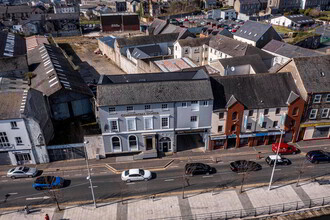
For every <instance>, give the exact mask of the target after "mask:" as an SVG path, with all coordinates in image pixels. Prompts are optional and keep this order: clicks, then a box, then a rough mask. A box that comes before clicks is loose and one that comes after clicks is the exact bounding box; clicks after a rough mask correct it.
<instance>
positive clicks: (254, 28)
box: [234, 20, 273, 42]
mask: <svg viewBox="0 0 330 220" xmlns="http://www.w3.org/2000/svg"><path fill="white" fill-rule="evenodd" d="M270 28H273V27H272V25H270V24H263V23H259V22H256V21H250V20H248V21H246V22H245V23H244V24H243V25H242V27H241V28H240V29H239V30H238V31H237V32H235V33H234V35H235V36H238V37H242V38H245V39H248V40H251V41H254V42H257V41H258V40H259V39H260V38H261V37H262V36H263V35H264V34H265V33H266V32H267V31H268V30H269V29H270Z"/></svg>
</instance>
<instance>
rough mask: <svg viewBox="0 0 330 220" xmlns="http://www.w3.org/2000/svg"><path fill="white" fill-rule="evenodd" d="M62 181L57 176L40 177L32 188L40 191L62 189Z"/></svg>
mask: <svg viewBox="0 0 330 220" xmlns="http://www.w3.org/2000/svg"><path fill="white" fill-rule="evenodd" d="M63 184H64V179H63V178H62V177H59V176H41V177H38V178H37V179H36V180H35V181H34V183H33V185H32V186H33V188H35V189H36V190H42V189H56V188H61V187H63Z"/></svg>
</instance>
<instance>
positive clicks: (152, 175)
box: [150, 172, 157, 180]
mask: <svg viewBox="0 0 330 220" xmlns="http://www.w3.org/2000/svg"><path fill="white" fill-rule="evenodd" d="M156 178H157V173H154V172H152V173H151V179H150V180H153V179H156Z"/></svg>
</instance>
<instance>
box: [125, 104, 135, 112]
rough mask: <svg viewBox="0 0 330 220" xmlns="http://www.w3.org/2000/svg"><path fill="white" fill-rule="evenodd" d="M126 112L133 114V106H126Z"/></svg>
mask: <svg viewBox="0 0 330 220" xmlns="http://www.w3.org/2000/svg"><path fill="white" fill-rule="evenodd" d="M129 108H132V110H129ZM126 111H127V112H134V106H133V105H128V106H126Z"/></svg>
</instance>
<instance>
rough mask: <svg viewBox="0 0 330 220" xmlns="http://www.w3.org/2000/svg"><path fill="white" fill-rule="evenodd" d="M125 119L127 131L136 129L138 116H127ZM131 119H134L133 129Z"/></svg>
mask: <svg viewBox="0 0 330 220" xmlns="http://www.w3.org/2000/svg"><path fill="white" fill-rule="evenodd" d="M125 120H126V128H127V131H136V117H126V118H125ZM129 121H133V128H132V129H130V128H129Z"/></svg>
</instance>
